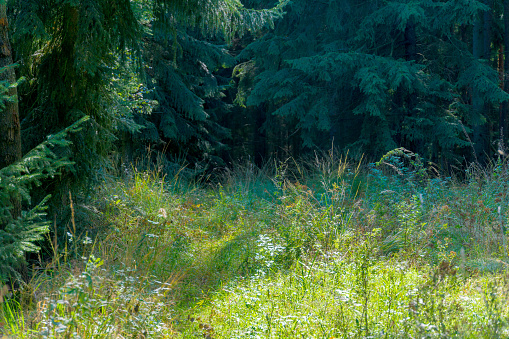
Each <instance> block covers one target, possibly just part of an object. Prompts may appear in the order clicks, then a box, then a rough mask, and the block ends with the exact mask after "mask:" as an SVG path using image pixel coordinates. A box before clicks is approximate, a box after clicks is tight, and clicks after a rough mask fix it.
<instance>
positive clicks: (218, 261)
mask: <svg viewBox="0 0 509 339" xmlns="http://www.w3.org/2000/svg"><path fill="white" fill-rule="evenodd" d="M465 177H466V179H465V180H463V181H461V182H460V181H457V180H454V179H452V178H448V177H443V176H439V175H438V174H437V172H436V171H434V170H433V169H431V168H430V167H429V166H425V165H424V163H423V161H422V160H421V159H420V158H419V157H418V156H416V155H415V154H412V153H410V152H408V151H406V150H402V149H401V150H395V151H393V152H391V153H389V154H387V155H386V156H385V157H384V158H383V159H382V160H381V161H380V162H379V163H377V164H365V163H357V164H352V163H350V162H348V161H347V159H345V158H339V157H337V156H335V155H334V154H332V153H330V154H325V155H324V156H323V157H320V158H319V157H317V158H316V159H313V160H312V161H309V162H307V163H298V162H296V161H294V160H292V159H289V160H288V161H286V162H283V163H276V164H275V165H274V166H273V167H272V168H270V167H268V168H266V169H263V170H260V169H258V168H256V167H255V166H252V165H238V166H237V167H236V168H235V169H233V170H228V171H224V173H223V176H222V178H221V179H220V180H218V181H217V182H215V183H213V184H210V183H209V184H203V183H202V184H191V183H187V184H183V180H182V179H181V178H180V177H179V174H178V173H177V175H175V176H172V177H168V176H166V175H165V174H164V173H162V172H161V171H158V170H152V171H147V170H145V171H138V170H133V171H129V173H127V174H125V173H124V174H123V175H122V176H119V177H115V176H108V177H105V179H104V182H103V183H102V184H101V185H100V186H99V187H97V189H96V192H95V195H94V196H93V197H91V198H90V201H87V206H88V207H89V208H88V210H90V211H91V212H90V213H93V218H94V220H99V221H98V222H100V223H101V227H100V229H101V230H103V231H101V232H99V233H98V234H97V235H96V236H95V235H94V237H93V238H90V237H89V236H90V235H88V234H86V233H85V234H76V233H75V232H74V231H73V230H74V229H75V228H76V227H75V220H71V221H70V225H71V226H70V227H68V230H69V231H68V232H66V234H65V237H62V238H66V241H65V243H64V244H60V246H58V247H57V246H55V248H54V251H55V253H54V256H53V257H54V259H53V260H52V261H51V262H42V261H40V262H39V263H37V264H35V265H34V267H33V271H34V273H33V274H32V278H31V280H30V281H28V282H24V283H21V282H17V283H13V284H9V286H14V288H12V287H8V286H7V285H6V286H5V287H2V288H0V306H1V307H0V333H1V334H2V335H3V336H5V337H15V338H71V337H72V338H127V337H129V338H506V337H508V336H509V327H508V325H509V324H508V315H509V314H508V313H509V307H508V305H507V300H508V296H509V291H508V289H509V284H508V280H509V275H508V273H507V265H508V261H507V255H508V248H507V243H506V234H505V232H506V224H507V218H508V216H509V214H508V213H509V212H508V210H507V206H508V201H507V200H508V197H507V193H508V187H507V182H508V179H509V175H508V172H507V168H506V164H504V163H503V162H499V163H497V164H495V165H493V166H492V168H491V169H489V170H480V169H474V168H469V169H468V170H467V171H466V173H465ZM70 201H71V202H72V199H70ZM90 206H93V207H94V208H90ZM77 207H79V206H77ZM91 217H92V216H91ZM55 229H57V228H55ZM59 236H60V237H61V236H62V235H59ZM55 238H56V237H55ZM11 289H13V290H11Z"/></svg>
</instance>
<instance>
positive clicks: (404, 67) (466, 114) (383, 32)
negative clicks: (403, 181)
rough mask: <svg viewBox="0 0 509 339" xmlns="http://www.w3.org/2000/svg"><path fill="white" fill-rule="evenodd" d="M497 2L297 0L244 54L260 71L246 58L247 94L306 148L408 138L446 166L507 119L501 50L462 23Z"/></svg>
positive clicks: (372, 146) (268, 125) (399, 143)
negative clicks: (478, 54)
mask: <svg viewBox="0 0 509 339" xmlns="http://www.w3.org/2000/svg"><path fill="white" fill-rule="evenodd" d="M496 8H498V7H496ZM491 10H492V9H490V7H489V6H487V5H486V4H485V3H483V2H481V1H430V0H422V1H403V0H402V1H386V2H383V3H362V4H357V3H356V2H355V1H349V0H337V1H329V2H320V1H294V2H292V3H291V4H290V5H288V7H287V14H286V15H285V17H284V18H283V19H281V20H280V21H278V22H277V23H276V26H275V30H274V31H273V32H269V33H266V34H265V35H264V36H262V37H261V38H259V39H257V40H255V41H254V42H252V43H251V44H249V45H248V46H247V47H246V48H245V49H244V50H243V51H242V53H241V54H240V55H239V56H238V59H239V60H241V61H244V64H241V65H250V66H249V68H250V69H252V70H254V71H249V72H246V71H241V68H240V67H243V66H238V67H239V70H238V74H239V76H240V81H239V86H240V87H239V91H238V96H237V102H238V103H240V104H246V105H247V106H253V107H256V109H258V110H264V111H266V113H267V116H268V118H267V119H266V121H265V125H264V129H266V130H268V131H273V133H277V131H278V128H280V126H285V127H284V128H287V129H289V130H290V132H289V134H291V135H297V136H299V137H300V139H301V142H300V145H298V146H296V145H295V143H292V142H287V146H285V147H288V148H293V149H295V150H294V152H296V153H298V152H299V151H300V150H301V148H302V150H306V149H307V150H313V149H325V148H329V147H330V145H331V140H334V145H335V146H337V147H339V148H341V149H350V152H351V153H350V154H351V155H352V156H355V157H357V158H360V156H361V155H362V154H363V153H367V154H370V155H372V156H376V157H379V156H381V155H383V154H385V153H386V152H388V151H390V150H391V149H394V148H397V147H405V148H407V149H411V150H412V151H415V152H418V153H420V154H422V155H423V156H425V157H426V158H428V159H431V160H433V161H436V162H440V164H441V165H444V166H446V164H447V163H448V162H452V161H454V159H456V160H459V161H460V156H464V155H465V153H466V152H465V151H466V150H467V147H468V146H469V145H470V144H469V141H468V136H467V137H465V135H466V133H467V132H466V131H469V132H470V131H471V130H470V129H469V128H470V127H471V126H476V124H477V125H479V124H480V123H483V122H485V121H497V120H496V119H497V117H496V116H495V115H494V114H492V113H493V112H494V111H495V110H496V109H498V107H499V106H500V104H501V103H502V102H504V101H507V100H508V99H509V97H508V96H507V94H506V93H504V91H503V90H502V89H501V88H500V84H499V81H498V79H497V71H496V69H495V68H494V67H493V65H494V64H495V62H494V60H493V59H494V58H493V57H492V56H487V57H486V58H491V59H489V60H479V59H475V58H474V57H473V55H472V49H471V47H470V46H471V43H472V41H471V39H470V35H469V36H468V37H466V36H465V34H464V33H461V32H470V31H469V29H470V28H469V27H471V26H472V25H473V23H474V21H475V20H476V18H478V17H479V16H480V15H481V14H483V13H485V12H488V11H491ZM498 10H500V9H499V8H498ZM304 13H305V15H304ZM437 13H441V14H440V15H437ZM494 25H497V24H494ZM458 27H461V28H458ZM494 27H499V26H494ZM493 29H494V30H495V28H493ZM497 29H500V28H497ZM499 33H500V32H498V31H497V34H499ZM490 41H491V40H490ZM424 46H426V47H424ZM253 63H254V65H252V64H253ZM253 82H254V86H251V83H253ZM246 84H248V86H249V87H250V88H246ZM471 91H475V92H478V93H479V96H478V97H479V100H480V102H482V103H483V104H484V105H485V107H486V109H485V110H484V113H483V114H482V115H479V113H476V112H473V109H472V105H473V102H472V101H471V100H470V99H469V98H468V97H467V95H468V93H470V92H471ZM273 116H275V117H277V118H274V117H273ZM461 121H463V122H464V123H466V124H467V127H466V128H465V127H463V125H462V123H461ZM495 130H496V129H495ZM474 142H477V141H474ZM296 153H294V154H296Z"/></svg>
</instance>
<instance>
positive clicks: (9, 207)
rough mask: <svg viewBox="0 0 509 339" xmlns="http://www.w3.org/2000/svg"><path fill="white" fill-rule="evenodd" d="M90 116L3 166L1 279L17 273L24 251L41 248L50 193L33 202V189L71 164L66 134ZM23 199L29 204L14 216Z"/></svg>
mask: <svg viewBox="0 0 509 339" xmlns="http://www.w3.org/2000/svg"><path fill="white" fill-rule="evenodd" d="M87 119H88V117H85V118H82V119H80V120H79V121H77V122H76V123H75V124H73V125H71V126H69V127H68V128H66V129H64V130H62V131H61V132H59V133H57V134H55V135H52V136H49V137H48V139H47V140H46V141H44V142H43V143H41V144H40V145H38V146H37V147H35V148H34V149H33V150H31V151H30V152H28V153H27V154H26V155H25V156H24V157H23V158H22V159H21V160H19V161H18V162H16V163H14V164H12V165H10V166H7V167H4V168H2V169H0V259H1V260H0V281H5V280H7V279H8V278H9V277H10V276H16V275H17V273H16V271H15V268H17V267H18V266H19V265H20V264H21V263H24V261H25V253H27V252H37V251H38V250H39V247H38V246H37V245H36V242H37V241H39V240H42V236H43V235H44V234H45V233H47V232H48V230H49V229H48V225H49V222H48V221H47V220H46V219H45V218H44V217H45V216H46V213H45V210H46V206H45V204H46V203H47V201H48V199H49V196H47V197H46V198H44V199H43V200H42V201H41V202H39V203H37V204H36V205H35V206H34V205H33V204H31V191H32V189H33V188H34V187H36V186H39V185H41V183H42V182H43V181H44V180H46V179H47V178H54V177H55V176H56V175H60V173H61V172H62V170H64V169H68V168H70V167H72V165H73V164H74V162H72V161H70V160H69V159H68V158H66V157H65V156H63V155H62V154H60V152H61V151H62V150H63V149H65V148H66V147H68V146H69V144H70V142H69V141H68V140H66V137H67V136H68V135H69V134H71V133H76V132H78V131H79V129H80V125H81V124H82V123H83V122H85V121H86V120H87ZM21 202H23V203H25V204H24V206H26V208H24V209H23V211H22V213H21V215H20V216H19V217H16V218H15V217H14V216H13V211H14V208H15V206H14V205H15V204H19V203H21Z"/></svg>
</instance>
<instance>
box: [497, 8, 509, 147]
mask: <svg viewBox="0 0 509 339" xmlns="http://www.w3.org/2000/svg"><path fill="white" fill-rule="evenodd" d="M503 69H504V73H503V74H504V76H503V86H504V91H505V92H506V93H509V77H508V76H507V73H506V72H507V71H509V0H504V67H503ZM508 111H509V103H508V102H507V101H504V102H503V103H502V109H501V112H500V118H499V120H500V121H499V128H500V132H501V133H500V134H501V135H500V138H501V141H502V145H500V146H501V147H502V148H505V140H506V138H505V136H506V135H507V133H508V131H507V125H508V124H507V114H508ZM502 150H504V149H502Z"/></svg>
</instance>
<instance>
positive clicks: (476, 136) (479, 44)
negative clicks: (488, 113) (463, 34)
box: [472, 16, 486, 165]
mask: <svg viewBox="0 0 509 339" xmlns="http://www.w3.org/2000/svg"><path fill="white" fill-rule="evenodd" d="M485 28H486V27H485V26H484V25H483V24H482V21H481V17H480V16H479V17H478V18H476V20H475V22H474V29H473V36H472V54H473V56H474V58H475V59H481V58H482V56H483V54H484V53H483V52H484V46H485V45H484V42H483V40H484V39H483V38H484V30H485ZM483 107H484V105H483V101H482V98H481V96H480V93H479V91H478V90H477V89H476V88H472V110H473V112H472V113H473V114H472V115H473V122H472V132H473V138H472V139H473V140H472V141H473V143H474V153H475V154H474V157H475V160H476V161H477V162H478V163H480V164H481V165H483V164H485V162H486V147H485V137H486V136H485V133H484V130H485V127H486V124H485V123H484V122H483Z"/></svg>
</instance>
